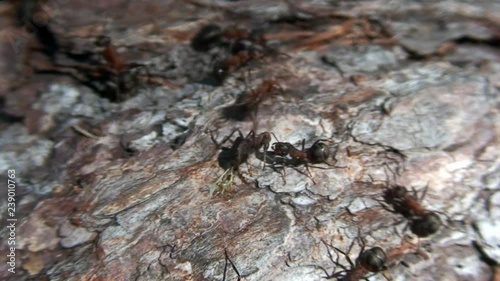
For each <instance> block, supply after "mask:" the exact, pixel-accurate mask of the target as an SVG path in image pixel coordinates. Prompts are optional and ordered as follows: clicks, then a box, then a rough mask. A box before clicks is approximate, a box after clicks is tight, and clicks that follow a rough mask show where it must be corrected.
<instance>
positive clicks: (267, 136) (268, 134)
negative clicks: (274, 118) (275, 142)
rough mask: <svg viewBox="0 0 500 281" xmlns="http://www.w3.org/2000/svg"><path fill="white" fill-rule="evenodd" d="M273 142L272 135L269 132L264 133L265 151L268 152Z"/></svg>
mask: <svg viewBox="0 0 500 281" xmlns="http://www.w3.org/2000/svg"><path fill="white" fill-rule="evenodd" d="M270 142H271V134H270V133H269V132H264V133H262V144H263V145H264V149H265V150H267V148H268V147H269V143H270Z"/></svg>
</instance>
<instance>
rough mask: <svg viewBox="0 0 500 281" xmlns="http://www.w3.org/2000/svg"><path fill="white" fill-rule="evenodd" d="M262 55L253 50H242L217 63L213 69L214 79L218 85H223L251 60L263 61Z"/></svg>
mask: <svg viewBox="0 0 500 281" xmlns="http://www.w3.org/2000/svg"><path fill="white" fill-rule="evenodd" d="M262 57H263V55H262V53H259V52H256V51H253V50H250V51H248V50H242V51H239V52H238V53H236V54H235V55H233V56H230V57H228V58H226V59H223V60H220V61H217V62H215V64H214V66H213V68H212V78H213V79H214V81H215V84H216V85H222V82H224V80H225V79H226V78H227V75H228V74H229V73H230V72H233V71H235V70H236V69H238V68H240V67H242V66H245V65H246V64H247V63H248V62H250V61H251V60H257V59H261V58H262Z"/></svg>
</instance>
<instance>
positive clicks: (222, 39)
mask: <svg viewBox="0 0 500 281" xmlns="http://www.w3.org/2000/svg"><path fill="white" fill-rule="evenodd" d="M257 45H258V46H262V47H263V46H265V45H266V40H265V38H264V36H262V35H261V34H258V33H257V32H255V31H253V30H252V31H248V30H246V29H244V28H238V27H229V28H226V29H222V28H221V27H220V26H218V25H216V24H212V23H211V24H208V25H205V26H204V27H202V28H201V29H200V30H199V31H198V32H197V33H196V34H195V36H193V38H192V39H191V47H192V48H193V49H194V50H195V51H199V52H206V51H208V50H210V49H211V48H212V47H214V46H223V47H224V46H229V49H230V51H231V53H232V54H237V53H238V52H239V51H242V50H248V49H249V48H252V47H255V46H257Z"/></svg>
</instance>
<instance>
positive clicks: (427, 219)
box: [382, 185, 442, 237]
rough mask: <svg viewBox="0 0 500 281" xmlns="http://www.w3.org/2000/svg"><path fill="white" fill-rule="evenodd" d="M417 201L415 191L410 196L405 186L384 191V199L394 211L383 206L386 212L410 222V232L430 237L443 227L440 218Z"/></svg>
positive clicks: (396, 186)
mask: <svg viewBox="0 0 500 281" xmlns="http://www.w3.org/2000/svg"><path fill="white" fill-rule="evenodd" d="M426 191H427V187H426V190H425V191H424V193H423V195H422V198H421V199H420V200H419V199H417V194H416V191H415V189H413V196H412V195H410V194H409V192H408V190H407V189H406V187H404V186H400V185H394V186H392V187H391V188H389V189H387V190H386V191H384V194H383V198H384V200H385V202H386V203H388V204H390V205H391V206H392V209H390V208H388V207H386V206H385V205H382V206H383V207H384V208H385V209H386V210H389V211H391V212H394V213H398V214H401V215H402V216H403V217H405V218H406V219H408V220H409V221H410V230H411V231H412V232H413V233H414V234H415V235H417V236H418V237H428V236H430V235H432V234H434V233H436V232H437V231H438V230H439V228H440V227H441V225H442V222H441V219H440V217H439V216H438V215H437V213H436V212H433V211H429V210H427V209H426V208H425V207H424V206H423V205H422V204H421V203H420V202H419V201H421V200H422V199H423V197H424V196H425V193H426Z"/></svg>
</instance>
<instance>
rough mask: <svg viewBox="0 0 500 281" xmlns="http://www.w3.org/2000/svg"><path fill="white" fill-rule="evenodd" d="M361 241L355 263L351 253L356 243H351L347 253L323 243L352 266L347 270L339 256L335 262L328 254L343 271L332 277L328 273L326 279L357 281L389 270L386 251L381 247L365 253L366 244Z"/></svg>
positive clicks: (335, 273)
mask: <svg viewBox="0 0 500 281" xmlns="http://www.w3.org/2000/svg"><path fill="white" fill-rule="evenodd" d="M360 241H361V250H360V252H359V255H358V258H357V259H356V262H355V263H354V262H353V261H352V260H351V258H350V257H349V253H350V252H351V250H352V247H353V245H354V242H353V243H351V246H349V249H348V251H347V253H346V252H343V251H342V250H340V249H339V248H337V247H335V246H332V245H330V244H327V243H326V242H325V241H323V243H324V244H325V245H326V246H327V247H330V248H333V249H335V251H336V252H338V253H341V254H342V255H343V256H344V257H345V258H346V260H347V262H348V263H349V265H350V268H347V267H346V266H344V265H342V264H340V262H339V255H338V254H337V258H336V260H335V261H334V260H333V257H332V255H331V253H330V252H328V254H329V256H330V259H331V260H332V262H333V263H334V264H335V266H336V267H337V266H338V267H340V268H342V271H339V272H335V271H334V272H333V273H332V274H331V275H328V273H327V276H326V277H325V278H326V279H332V278H337V279H338V280H349V281H356V280H360V279H363V278H364V276H365V275H366V274H367V273H369V272H374V273H378V272H381V271H384V270H386V269H387V266H386V262H387V257H386V254H385V252H384V250H383V249H382V248H380V247H373V248H370V249H368V250H366V251H365V250H364V249H365V243H364V241H363V240H362V239H361V240H360ZM325 273H326V271H325Z"/></svg>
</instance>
